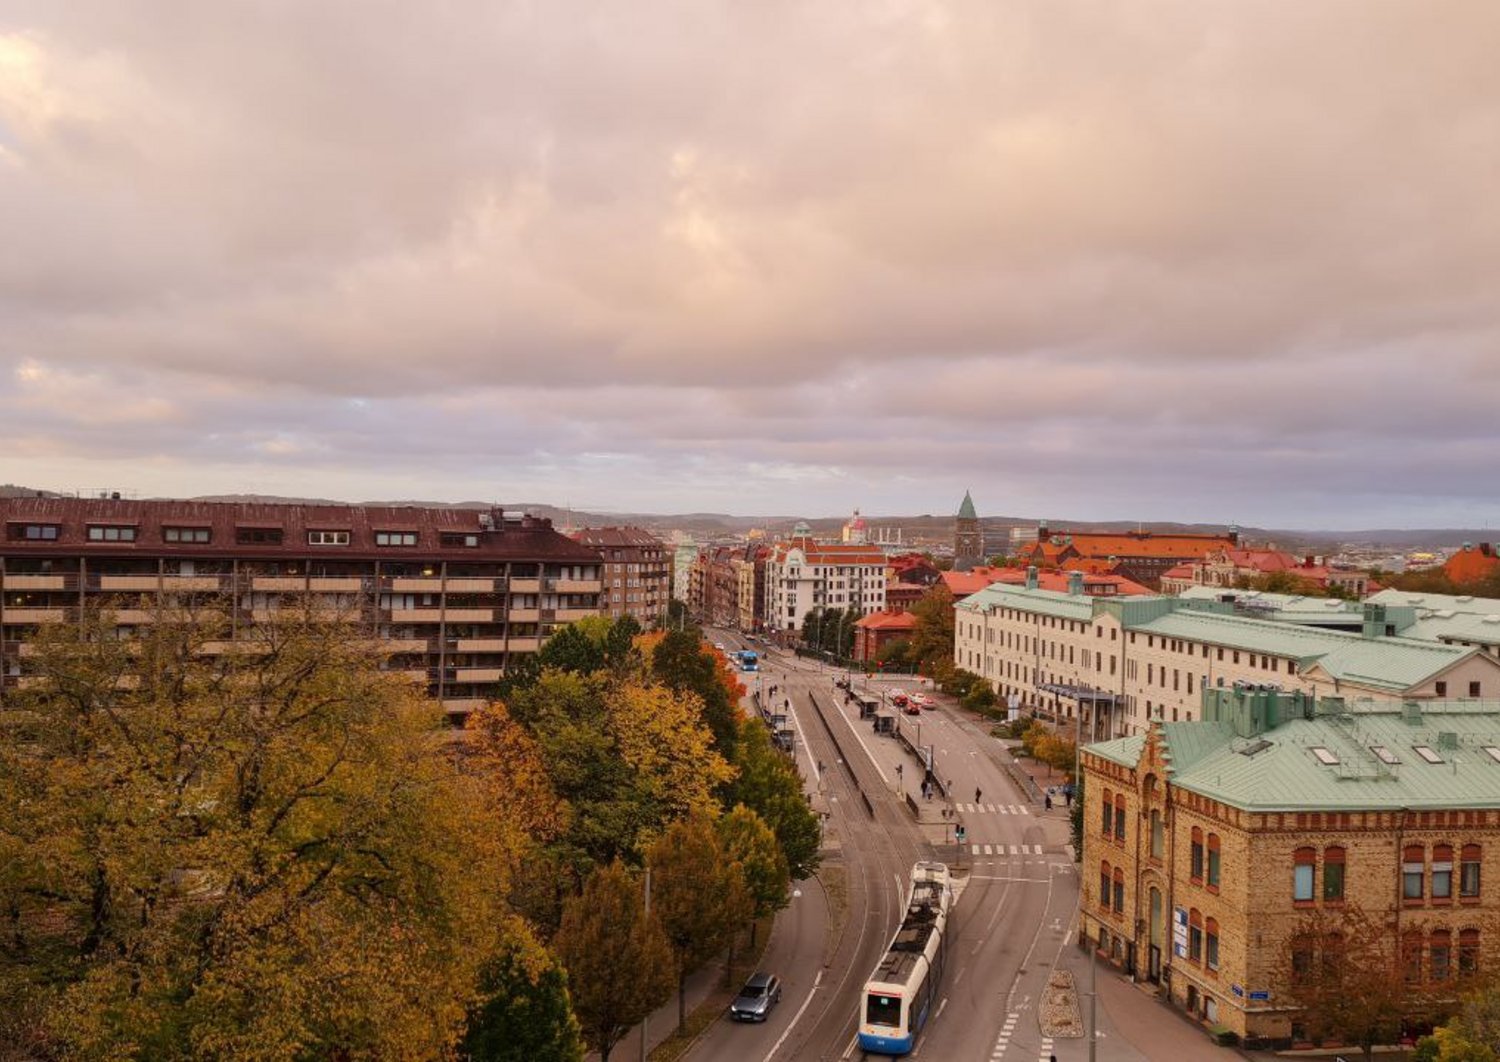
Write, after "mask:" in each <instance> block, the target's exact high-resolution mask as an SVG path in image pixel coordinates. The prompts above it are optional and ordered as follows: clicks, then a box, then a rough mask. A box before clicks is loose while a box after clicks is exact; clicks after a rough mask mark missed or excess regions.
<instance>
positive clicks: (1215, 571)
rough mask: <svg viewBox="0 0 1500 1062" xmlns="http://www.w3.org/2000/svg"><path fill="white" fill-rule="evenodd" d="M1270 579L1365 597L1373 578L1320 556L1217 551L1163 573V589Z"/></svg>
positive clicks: (1272, 551)
mask: <svg viewBox="0 0 1500 1062" xmlns="http://www.w3.org/2000/svg"><path fill="white" fill-rule="evenodd" d="M1268 576H1276V577H1278V578H1281V579H1284V580H1289V581H1291V582H1293V583H1297V584H1303V585H1306V586H1307V587H1309V588H1311V589H1313V590H1316V591H1320V592H1328V591H1334V592H1337V593H1340V594H1347V595H1349V596H1351V597H1356V598H1359V597H1364V596H1365V593H1366V592H1367V591H1368V590H1369V589H1370V575H1369V573H1368V572H1362V571H1359V570H1358V569H1354V568H1335V567H1333V566H1332V565H1330V564H1328V563H1327V562H1326V561H1323V560H1319V559H1318V558H1317V557H1312V556H1304V557H1302V558H1300V559H1299V558H1297V557H1294V556H1293V555H1292V554H1290V553H1287V552H1285V551H1283V550H1279V549H1216V550H1212V551H1210V552H1209V553H1208V554H1206V555H1205V556H1204V557H1203V558H1202V559H1201V560H1197V561H1189V562H1188V563H1186V564H1179V565H1178V566H1176V567H1175V568H1170V569H1168V570H1167V571H1166V572H1164V573H1162V577H1161V590H1162V593H1165V594H1175V593H1181V592H1182V591H1183V590H1185V589H1187V588H1188V587H1193V586H1221V587H1236V586H1245V585H1248V584H1249V583H1250V581H1251V580H1254V579H1264V578H1266V577H1268Z"/></svg>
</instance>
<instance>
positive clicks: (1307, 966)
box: [1292, 933, 1314, 985]
mask: <svg viewBox="0 0 1500 1062" xmlns="http://www.w3.org/2000/svg"><path fill="white" fill-rule="evenodd" d="M1313 950H1314V949H1313V938H1312V937H1311V936H1309V935H1308V934H1306V933H1303V934H1300V935H1298V936H1295V937H1293V938H1292V984H1294V985H1305V984H1307V983H1308V982H1309V981H1311V980H1312V972H1313Z"/></svg>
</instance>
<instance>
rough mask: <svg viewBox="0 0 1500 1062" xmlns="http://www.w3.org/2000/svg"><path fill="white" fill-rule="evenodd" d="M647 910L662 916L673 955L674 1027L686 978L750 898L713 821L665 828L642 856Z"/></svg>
mask: <svg viewBox="0 0 1500 1062" xmlns="http://www.w3.org/2000/svg"><path fill="white" fill-rule="evenodd" d="M646 861H647V865H648V866H649V867H650V868H651V872H652V879H651V909H652V911H653V912H654V913H655V914H656V916H657V917H658V918H660V919H661V926H662V929H663V930H664V931H665V932H666V934H667V939H668V940H669V941H671V942H672V951H673V954H674V955H675V956H676V959H677V1027H678V1030H679V1031H681V1030H682V1028H683V1027H684V1026H685V1025H686V1024H687V978H688V974H690V973H692V972H693V971H694V970H696V969H697V968H698V967H699V966H701V965H703V963H705V962H707V961H708V960H709V959H710V958H712V957H713V956H714V955H716V954H718V953H719V952H720V951H722V950H723V949H724V948H725V947H726V946H727V945H728V944H729V940H730V937H731V935H732V934H733V933H734V929H735V927H736V926H737V925H739V924H740V923H741V922H743V921H744V920H745V919H746V918H748V917H750V912H751V911H752V910H753V908H754V901H753V900H752V899H751V897H750V894H749V891H748V890H747V889H746V887H745V874H744V869H743V867H742V865H741V864H740V863H738V862H737V861H735V860H732V859H727V858H725V855H724V850H723V848H722V846H721V845H720V843H719V835H718V834H717V833H716V832H715V831H714V827H713V824H712V823H710V822H709V821H708V819H706V818H704V817H703V816H694V817H693V818H689V819H681V820H679V821H677V822H675V823H673V824H672V825H671V826H670V827H668V828H667V832H666V833H665V834H663V835H662V837H661V839H660V840H658V841H657V842H656V844H654V845H652V846H651V851H650V852H649V853H647V856H646Z"/></svg>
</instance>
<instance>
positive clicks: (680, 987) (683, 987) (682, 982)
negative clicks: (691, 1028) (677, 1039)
mask: <svg viewBox="0 0 1500 1062" xmlns="http://www.w3.org/2000/svg"><path fill="white" fill-rule="evenodd" d="M685 1028H687V971H686V970H684V971H683V972H681V973H679V974H678V975H677V1031H678V1032H679V1033H680V1032H682V1030H683V1029H685Z"/></svg>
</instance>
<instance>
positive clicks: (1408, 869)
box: [1401, 844, 1426, 901]
mask: <svg viewBox="0 0 1500 1062" xmlns="http://www.w3.org/2000/svg"><path fill="white" fill-rule="evenodd" d="M1424 862H1426V853H1425V852H1424V851H1423V850H1422V846H1421V845H1419V844H1409V845H1407V846H1406V847H1405V848H1404V849H1402V851H1401V896H1402V898H1403V899H1405V900H1407V901H1411V900H1420V899H1421V898H1422V897H1423V896H1424V895H1425V893H1424V892H1423V891H1422V871H1423V866H1422V864H1423V863H1424Z"/></svg>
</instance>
